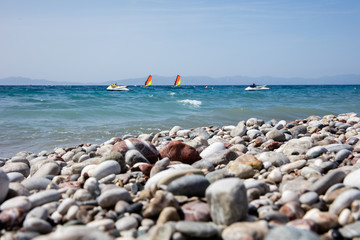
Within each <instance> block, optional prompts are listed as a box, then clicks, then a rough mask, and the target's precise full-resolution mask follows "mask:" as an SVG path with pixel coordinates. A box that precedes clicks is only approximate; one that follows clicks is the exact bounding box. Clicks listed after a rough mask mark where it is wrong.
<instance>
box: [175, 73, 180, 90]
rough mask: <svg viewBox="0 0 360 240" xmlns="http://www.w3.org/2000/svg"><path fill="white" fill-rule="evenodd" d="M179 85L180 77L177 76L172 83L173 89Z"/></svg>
mask: <svg viewBox="0 0 360 240" xmlns="http://www.w3.org/2000/svg"><path fill="white" fill-rule="evenodd" d="M180 84H181V79H180V75H177V76H176V80H175V83H174V87H178V86H179V85H180Z"/></svg>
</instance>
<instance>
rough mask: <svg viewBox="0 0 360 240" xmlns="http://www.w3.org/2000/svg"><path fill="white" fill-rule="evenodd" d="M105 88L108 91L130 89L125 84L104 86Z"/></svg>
mask: <svg viewBox="0 0 360 240" xmlns="http://www.w3.org/2000/svg"><path fill="white" fill-rule="evenodd" d="M106 90H108V91H130V90H131V89H130V88H128V87H127V86H116V87H112V86H108V87H107V88H106Z"/></svg>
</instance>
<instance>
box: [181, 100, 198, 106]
mask: <svg viewBox="0 0 360 240" xmlns="http://www.w3.org/2000/svg"><path fill="white" fill-rule="evenodd" d="M177 102H179V103H183V104H189V105H192V106H194V107H200V105H201V104H202V102H201V101H198V100H191V99H185V100H178V101H177Z"/></svg>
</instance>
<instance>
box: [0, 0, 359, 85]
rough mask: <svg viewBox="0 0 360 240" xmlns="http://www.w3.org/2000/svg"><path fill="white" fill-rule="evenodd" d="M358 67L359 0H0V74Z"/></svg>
mask: <svg viewBox="0 0 360 240" xmlns="http://www.w3.org/2000/svg"><path fill="white" fill-rule="evenodd" d="M148 74H154V75H162V76H175V75H176V74H181V75H184V76H204V75H205V76H213V77H222V76H234V75H245V76H252V77H257V76H264V75H271V76H277V77H321V76H326V75H337V74H360V1H359V0H316V1H314V0H301V1H299V0H293V1H290V0H288V1H285V0H284V1H282V0H275V1H268V0H263V1H257V0H248V1H242V0H233V1H231V0H222V1H220V0H216V1H215V0H176V1H175V0H174V1H172V0H143V1H142V0H106V1H100V0H98V1H92V0H61V1H55V0H31V1H30V0H0V78H4V77H10V76H22V77H30V78H38V79H47V80H52V81H81V82H99V81H109V80H121V79H125V78H137V77H144V78H145V77H147V75H148Z"/></svg>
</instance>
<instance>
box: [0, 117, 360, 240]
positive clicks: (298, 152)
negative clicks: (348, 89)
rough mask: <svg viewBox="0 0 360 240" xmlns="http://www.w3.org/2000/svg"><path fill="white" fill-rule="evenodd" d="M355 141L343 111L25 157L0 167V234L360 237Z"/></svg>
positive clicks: (355, 120) (177, 130)
mask: <svg viewBox="0 0 360 240" xmlns="http://www.w3.org/2000/svg"><path fill="white" fill-rule="evenodd" d="M359 140H360V117H359V116H358V115H357V114H356V113H344V114H339V115H337V116H335V115H326V116H323V117H318V116H309V117H307V118H306V119H298V120H294V121H292V122H285V121H283V120H281V121H280V120H271V121H268V122H265V121H264V120H262V119H257V118H249V119H247V120H246V121H240V122H238V124H237V125H228V126H222V127H214V126H208V127H199V128H194V129H182V128H181V127H180V126H174V127H173V128H172V129H169V130H166V131H161V132H158V133H156V134H140V135H138V136H130V135H128V136H123V137H122V138H121V139H120V138H112V139H110V140H108V141H106V142H104V143H102V144H79V145H78V146H73V147H66V148H63V147H57V148H55V149H54V151H52V152H46V151H42V152H40V153H38V154H34V153H29V152H20V153H18V154H16V155H15V156H13V157H11V158H8V159H0V166H1V170H0V180H1V181H0V204H1V205H0V210H1V212H0V226H2V227H3V230H2V232H1V234H0V235H4V236H12V237H14V236H17V237H23V239H29V238H30V237H31V238H32V237H35V239H40V240H41V239H48V238H52V239H60V238H56V236H58V235H59V234H60V235H62V234H63V235H64V236H66V237H64V239H65V238H71V237H73V238H75V237H90V236H97V237H98V238H103V239H119V240H120V239H123V240H126V239H160V238H161V239H190V238H212V239H226V240H230V239H234V238H232V236H234V234H240V233H241V235H242V236H243V238H244V239H245V238H254V239H267V240H269V239H289V236H290V238H291V236H296V235H297V236H302V237H304V238H306V239H320V236H321V237H323V238H324V239H335V235H336V234H338V235H339V234H340V236H342V237H345V238H352V237H358V236H360V228H359V227H358V226H360V210H359V209H360V207H359V206H360V190H359V188H360V183H359V181H358V179H359V177H360V172H359V171H360V170H359V171H358V170H357V169H358V168H360V161H359V160H360V141H359ZM15 200H16V201H15ZM60 226H66V227H60ZM5 229H6V230H5ZM354 234H355V235H354ZM61 239H63V238H61ZM239 239H242V238H239Z"/></svg>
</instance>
